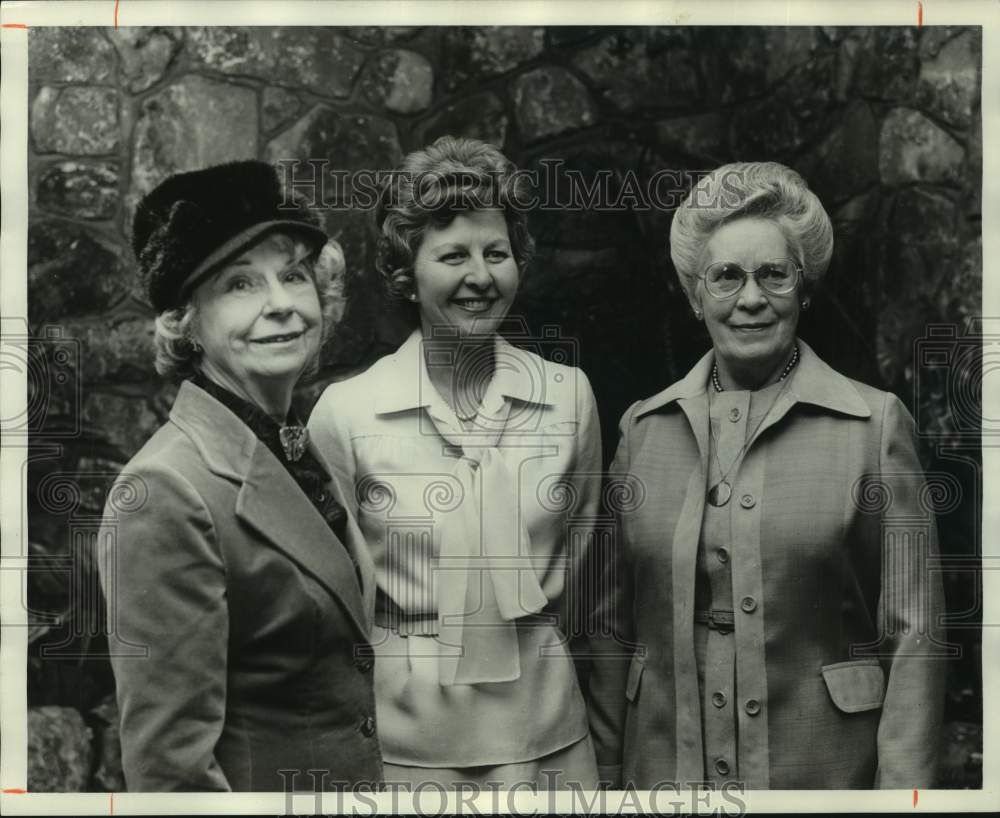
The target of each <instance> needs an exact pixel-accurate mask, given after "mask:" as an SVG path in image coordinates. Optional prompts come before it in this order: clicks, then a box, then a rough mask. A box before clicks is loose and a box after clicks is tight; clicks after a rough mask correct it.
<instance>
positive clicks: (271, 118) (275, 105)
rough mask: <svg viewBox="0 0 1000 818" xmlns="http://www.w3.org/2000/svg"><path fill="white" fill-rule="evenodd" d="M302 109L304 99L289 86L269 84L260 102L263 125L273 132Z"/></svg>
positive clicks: (265, 129)
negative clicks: (289, 88) (282, 86)
mask: <svg viewBox="0 0 1000 818" xmlns="http://www.w3.org/2000/svg"><path fill="white" fill-rule="evenodd" d="M301 111H302V100H301V99H300V98H299V96H298V94H295V93H293V92H291V91H289V90H288V89H287V88H279V87H277V86H273V85H269V86H268V87H267V88H265V89H264V93H263V95H262V97H261V104H260V118H261V125H262V127H263V129H264V132H265V133H271V132H272V131H276V130H277V129H278V128H281V127H282V126H284V125H287V124H288V123H289V122H291V121H292V120H293V119H295V117H296V116H298V115H299V113H300V112H301Z"/></svg>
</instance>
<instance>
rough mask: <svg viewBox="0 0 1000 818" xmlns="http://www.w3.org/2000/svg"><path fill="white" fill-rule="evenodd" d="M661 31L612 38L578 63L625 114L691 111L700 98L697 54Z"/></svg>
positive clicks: (631, 32) (583, 54)
mask: <svg viewBox="0 0 1000 818" xmlns="http://www.w3.org/2000/svg"><path fill="white" fill-rule="evenodd" d="M662 37H663V34H662V32H661V31H659V30H657V29H641V28H636V29H624V30H620V31H616V32H615V33H613V34H609V35H608V36H607V37H605V38H604V39H602V40H601V41H600V42H599V43H598V44H597V45H594V46H592V47H590V48H587V49H584V50H583V51H581V52H580V53H579V54H577V56H576V57H575V58H574V60H573V64H574V65H575V66H576V67H577V68H579V69H580V71H582V72H583V73H584V74H586V75H587V77H589V78H590V80H591V81H592V82H593V83H594V86H595V88H596V89H598V90H599V92H600V94H601V96H602V97H604V99H606V100H607V101H608V102H610V103H611V104H612V105H614V106H616V107H617V108H619V109H621V110H623V111H633V110H635V109H636V108H640V107H653V108H669V107H681V106H684V105H688V104H690V103H691V102H693V101H694V100H696V99H698V98H699V96H700V95H701V89H700V86H699V82H698V72H697V68H696V64H695V59H694V57H693V56H692V54H691V53H690V52H689V51H688V50H686V49H684V48H683V47H680V46H678V45H675V44H671V43H669V42H662Z"/></svg>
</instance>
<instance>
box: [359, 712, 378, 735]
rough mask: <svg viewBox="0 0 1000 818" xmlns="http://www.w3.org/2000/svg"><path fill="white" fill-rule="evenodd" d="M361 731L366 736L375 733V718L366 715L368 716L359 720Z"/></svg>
mask: <svg viewBox="0 0 1000 818" xmlns="http://www.w3.org/2000/svg"><path fill="white" fill-rule="evenodd" d="M361 732H362V733H363V734H364V735H366V736H367V737H368V738H371V737H372V736H374V735H375V718H374V717H373V716H368V718H366V719H365V720H364V721H363V722H361Z"/></svg>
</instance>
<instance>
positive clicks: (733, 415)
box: [729, 406, 742, 423]
mask: <svg viewBox="0 0 1000 818" xmlns="http://www.w3.org/2000/svg"><path fill="white" fill-rule="evenodd" d="M741 416H742V413H741V412H740V410H739V408H737V407H736V406H734V407H733V408H732V409H730V410H729V419H730V420H731V421H732V422H733V423H736V421H738V420H739V419H740V417H741Z"/></svg>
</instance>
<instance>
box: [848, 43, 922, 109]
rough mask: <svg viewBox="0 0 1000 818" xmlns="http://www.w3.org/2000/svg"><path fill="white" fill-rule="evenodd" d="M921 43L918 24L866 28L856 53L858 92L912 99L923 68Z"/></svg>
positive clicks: (892, 98) (896, 100) (856, 87)
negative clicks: (921, 64)
mask: <svg viewBox="0 0 1000 818" xmlns="http://www.w3.org/2000/svg"><path fill="white" fill-rule="evenodd" d="M918 47H919V29H917V27H916V26H875V27H872V28H870V29H866V30H864V31H863V34H862V36H861V40H860V45H859V47H858V48H857V51H856V57H855V59H856V66H855V71H854V90H855V92H856V93H857V94H860V95H861V96H863V97H865V98H867V99H882V100H887V101H894V102H907V101H910V100H912V98H913V95H914V93H915V91H916V85H917V75H918V73H919V71H920V60H919V55H918Z"/></svg>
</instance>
